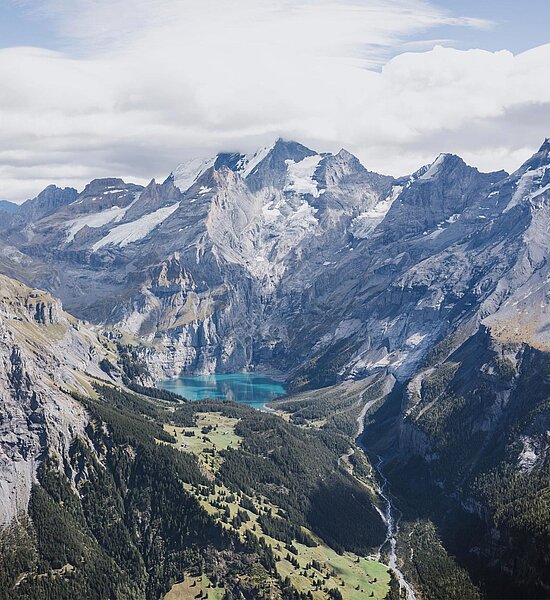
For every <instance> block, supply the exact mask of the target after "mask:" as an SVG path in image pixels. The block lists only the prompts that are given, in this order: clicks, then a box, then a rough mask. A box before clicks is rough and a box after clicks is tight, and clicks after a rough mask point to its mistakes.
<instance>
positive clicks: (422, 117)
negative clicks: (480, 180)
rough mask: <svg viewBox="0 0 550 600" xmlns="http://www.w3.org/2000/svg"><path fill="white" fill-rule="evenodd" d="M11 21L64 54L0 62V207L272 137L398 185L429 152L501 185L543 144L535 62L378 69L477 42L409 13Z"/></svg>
mask: <svg viewBox="0 0 550 600" xmlns="http://www.w3.org/2000/svg"><path fill="white" fill-rule="evenodd" d="M19 2H21V0H19ZM26 4H27V6H28V8H29V10H35V11H42V12H44V11H47V14H48V15H49V16H50V17H53V18H55V20H56V23H57V26H58V28H59V31H60V35H61V36H64V39H65V40H66V44H67V49H66V51H65V52H63V53H60V52H51V51H48V50H43V49H37V48H11V49H5V50H1V51H0V81H2V86H1V87H0V148H1V150H0V197H7V198H11V199H16V200H19V199H23V198H25V197H27V196H31V195H34V194H36V193H37V192H38V191H39V190H40V188H41V187H43V186H44V184H47V183H50V182H57V183H59V184H64V185H74V186H76V187H81V186H82V185H83V184H84V183H85V182H86V181H88V180H89V179H92V178H94V177H100V176H122V177H125V178H127V179H130V180H134V181H136V180H137V181H144V180H145V179H147V178H149V177H152V176H157V177H162V176H164V175H166V174H167V172H169V171H170V170H171V168H172V167H173V166H175V164H177V163H178V162H180V161H181V160H182V159H184V158H188V157H190V156H193V155H201V156H202V155H204V154H205V153H206V154H208V153H209V152H216V151H218V150H235V149H243V150H251V149H252V148H255V147H257V146H259V145H262V144H263V143H265V142H267V141H271V139H272V138H274V137H276V136H278V135H283V136H285V137H292V138H296V139H298V140H300V141H304V142H305V143H309V144H310V145H312V146H313V147H315V148H316V149H319V150H325V149H328V150H331V149H338V148H339V147H340V146H341V145H344V146H346V147H347V148H348V149H350V150H351V151H354V152H356V153H357V154H358V155H359V156H360V158H361V159H362V160H363V162H364V163H365V164H366V166H368V167H369V168H373V169H377V170H379V171H383V172H389V173H394V174H403V173H405V172H408V171H411V170H413V169H416V168H417V167H418V166H419V165H420V164H422V163H424V162H427V161H429V160H431V159H432V158H433V156H434V155H435V154H437V153H438V152H440V151H453V152H459V153H461V154H462V155H464V156H465V158H467V159H468V160H469V161H470V162H471V163H473V164H478V165H479V166H481V167H484V168H500V167H507V168H511V167H513V166H515V165H517V163H518V162H520V161H521V160H522V159H523V158H524V156H525V155H527V154H528V153H529V152H530V151H531V150H532V149H533V148H534V146H536V145H537V143H538V142H539V141H540V139H542V138H543V137H544V135H545V134H547V132H545V131H543V130H542V128H543V127H544V121H543V120H542V119H541V120H540V122H536V121H534V119H533V115H534V114H535V113H536V114H539V115H540V114H543V115H547V113H550V90H549V89H548V85H547V81H548V75H549V67H548V65H550V46H543V47H540V48H538V49H535V50H532V51H530V52H526V53H524V54H522V55H519V56H515V57H514V56H513V55H511V54H510V53H508V52H498V53H492V52H483V51H469V52H460V51H456V50H452V49H449V48H441V47H436V48H435V49H433V50H430V51H427V52H420V53H407V54H401V55H398V56H396V57H394V58H391V59H390V60H389V61H387V57H389V56H391V55H393V54H395V53H396V51H398V50H399V49H403V48H406V47H407V44H409V43H410V42H411V40H412V38H414V37H415V36H416V37H418V36H421V35H422V34H423V33H424V32H428V31H429V30H430V29H431V28H434V27H437V26H440V25H456V26H468V27H485V26H488V25H489V24H487V23H484V22H480V21H474V20H470V19H467V18H460V19H458V18H453V17H450V16H449V15H447V14H446V13H444V12H442V11H441V10H440V9H437V8H435V7H434V6H433V5H431V4H429V3H427V2H424V1H421V0H369V1H367V0H364V1H359V0H357V1H354V0H315V2H313V1H307V0H278V1H276V0H232V1H229V0H216V1H214V0H147V1H146V0H133V1H131V0H110V1H107V0H96V1H95V2H93V3H91V2H89V1H85V0H70V1H69V0H49V1H47V2H45V1H44V0H41V1H40V2H38V0H27V3H26ZM383 63H385V65H384V67H383V68H382V69H381V70H380V69H379V68H378V67H379V66H380V65H381V64H383ZM541 111H542V113H541ZM546 122H548V121H547V120H546ZM539 128H540V131H539ZM481 132H482V134H481Z"/></svg>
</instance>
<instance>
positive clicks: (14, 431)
mask: <svg viewBox="0 0 550 600" xmlns="http://www.w3.org/2000/svg"><path fill="white" fill-rule="evenodd" d="M107 354H108V352H107V351H106V350H105V348H104V347H103V346H102V345H101V344H100V343H99V341H98V336H97V334H96V333H95V332H93V331H92V330H91V329H89V328H88V327H87V326H85V325H84V324H81V323H79V322H77V321H76V320H75V319H73V318H72V317H69V316H68V315H66V314H65V313H64V312H63V310H62V308H61V304H60V303H59V301H57V300H55V299H53V298H52V297H51V296H50V295H49V294H47V293H46V292H42V291H38V290H31V289H30V288H27V287H26V286H24V285H22V284H20V283H19V282H17V281H14V280H12V279H9V278H7V277H4V276H0V382H1V385H0V499H1V502H0V527H1V526H3V525H5V524H7V523H9V522H10V521H11V520H12V519H13V518H14V517H16V516H17V515H18V514H19V513H20V512H25V511H26V509H27V505H28V501H29V495H30V490H31V486H32V484H33V482H34V481H35V476H36V469H37V467H38V465H39V463H40V462H41V460H43V458H44V457H45V455H46V453H47V452H49V453H51V454H53V455H54V456H55V455H57V456H58V457H62V456H67V455H68V451H69V446H70V444H71V442H72V440H73V439H74V438H75V436H77V435H82V434H83V432H84V427H85V426H86V423H87V421H88V419H87V416H86V414H85V412H84V410H83V409H82V407H81V406H80V405H79V404H78V403H77V402H76V401H75V400H73V398H72V397H71V396H70V395H69V394H68V393H67V391H66V390H68V389H73V390H76V391H80V392H81V393H84V392H85V391H86V387H85V381H86V376H85V373H92V374H95V375H96V376H101V377H103V378H105V377H106V374H105V373H104V372H102V371H101V370H100V369H99V366H98V363H99V361H100V360H101V358H102V357H105V356H106V355H107ZM111 358H112V357H111Z"/></svg>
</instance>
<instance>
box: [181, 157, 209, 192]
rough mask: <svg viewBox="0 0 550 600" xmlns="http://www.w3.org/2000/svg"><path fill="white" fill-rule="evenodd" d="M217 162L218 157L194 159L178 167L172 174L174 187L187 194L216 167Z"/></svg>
mask: <svg viewBox="0 0 550 600" xmlns="http://www.w3.org/2000/svg"><path fill="white" fill-rule="evenodd" d="M215 162H216V157H214V158H212V157H210V158H193V159H191V160H188V161H186V162H184V163H182V164H180V165H178V166H177V167H176V168H175V169H174V171H173V172H172V177H173V178H174V185H175V186H176V187H177V188H178V189H179V190H180V191H181V192H186V191H187V190H188V189H189V188H190V187H191V186H192V185H193V184H194V183H195V181H196V180H197V179H198V178H199V177H200V176H201V175H202V174H203V173H204V172H205V171H207V170H208V169H209V168H210V167H212V166H214V163H215Z"/></svg>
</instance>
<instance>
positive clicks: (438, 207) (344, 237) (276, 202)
mask: <svg viewBox="0 0 550 600" xmlns="http://www.w3.org/2000/svg"><path fill="white" fill-rule="evenodd" d="M548 150H549V144H548V142H545V144H544V145H543V146H542V148H541V149H540V151H539V152H538V153H537V154H536V155H535V156H534V157H533V158H532V159H530V160H529V161H528V162H527V163H525V165H523V166H522V167H521V168H520V169H519V170H518V171H517V172H516V173H514V174H512V175H510V176H508V175H507V174H506V173H505V172H497V173H480V172H479V171H477V169H474V168H472V167H469V166H468V165H466V164H465V163H464V162H463V161H462V160H461V159H460V158H459V157H456V156H452V155H441V156H439V157H438V158H437V160H436V161H435V162H434V163H433V164H432V165H429V166H427V167H425V168H423V169H421V170H419V171H418V172H417V173H415V174H414V175H412V176H410V177H406V178H402V179H400V180H394V179H393V178H391V177H385V176H382V175H378V174H376V173H372V172H370V171H368V170H367V169H365V168H364V167H363V166H362V165H361V164H360V162H359V161H358V160H357V158H355V157H354V156H353V155H351V154H350V153H349V152H346V151H345V150H342V151H340V152H339V153H337V154H336V155H330V154H317V153H315V152H314V151H312V150H310V149H308V148H306V147H304V146H302V145H300V144H298V143H296V142H285V141H283V140H278V141H277V142H276V143H275V144H274V145H273V146H272V147H269V148H265V149H262V150H259V151H258V152H256V153H253V154H252V155H243V154H238V153H235V154H221V155H218V156H217V157H214V158H211V159H200V160H197V161H189V162H188V163H185V164H184V165H181V166H180V167H178V168H177V169H176V170H175V171H174V173H173V174H172V175H171V176H170V177H168V178H167V179H166V181H165V182H164V183H163V184H157V183H156V182H154V181H153V182H151V183H150V184H149V186H147V187H146V188H145V189H143V188H141V187H140V186H133V185H132V184H125V183H123V182H121V181H120V180H98V181H95V182H92V183H91V184H90V185H89V186H87V188H86V190H85V191H84V192H83V193H82V194H80V196H79V197H78V199H77V200H76V201H74V202H72V203H71V204H69V205H68V206H65V207H62V208H61V209H59V210H58V211H56V212H54V213H53V214H51V215H49V216H48V217H45V218H43V219H39V220H37V221H34V222H33V223H32V225H31V227H30V228H28V227H27V229H26V231H25V237H24V238H22V236H21V233H19V232H15V233H14V234H12V237H11V238H10V243H11V244H12V246H16V247H17V250H18V251H19V252H21V253H22V256H24V257H26V258H25V260H30V261H32V262H33V264H36V265H43V266H44V268H47V270H48V272H49V276H48V280H49V283H48V288H49V289H50V290H51V291H52V292H53V293H54V294H57V295H58V296H60V297H61V298H62V299H63V301H64V303H65V305H66V306H67V307H68V309H69V310H70V311H72V312H74V313H75V314H76V315H77V316H79V317H82V318H87V319H89V320H92V321H94V322H97V323H101V324H103V325H105V326H109V327H114V328H118V329H126V330H129V331H130V332H132V333H133V334H135V335H137V336H138V337H142V338H143V339H146V340H147V341H148V342H149V349H148V350H147V359H148V361H149V363H150V365H151V368H152V369H153V371H154V372H155V373H156V374H157V375H158V376H159V377H160V376H162V374H170V375H174V374H178V373H180V372H182V371H188V372H211V371H215V370H221V371H228V370H234V369H242V368H248V369H254V368H267V369H272V370H273V369H278V370H281V371H283V372H284V373H287V374H289V375H290V376H291V377H292V376H293V374H295V375H296V376H297V375H298V374H299V378H300V381H302V382H306V384H309V385H315V384H316V383H315V382H317V384H318V383H319V381H318V380H317V379H316V377H317V376H316V374H315V372H316V370H319V368H320V367H319V365H320V364H323V365H325V366H324V367H323V370H324V373H325V374H324V375H323V383H329V382H333V381H334V380H337V379H339V378H345V377H350V376H351V377H361V376H364V375H368V374H369V373H372V372H374V371H376V370H380V369H386V370H390V371H391V372H393V373H395V375H396V376H397V377H399V378H406V377H408V376H409V375H410V374H412V373H413V372H414V370H415V368H416V366H417V365H418V364H420V362H421V361H422V360H423V357H424V356H425V354H426V352H427V350H428V349H429V348H430V347H431V346H432V345H433V344H434V343H435V342H436V341H437V340H439V339H441V338H442V337H444V336H446V335H447V334H448V333H449V332H452V331H454V330H456V329H457V328H462V329H463V330H467V331H470V332H472V333H473V332H474V331H475V330H476V328H477V327H478V325H479V323H480V322H481V321H482V320H483V319H489V318H490V319H500V318H501V317H502V320H504V321H506V320H509V318H510V316H509V314H512V313H513V312H514V309H513V308H509V307H511V306H516V305H515V304H514V302H516V299H515V297H514V295H515V294H518V293H519V292H518V289H519V288H522V289H524V290H525V293H526V292H527V291H530V290H531V288H532V287H533V286H536V285H538V287H537V290H538V291H535V290H534V288H533V295H532V298H537V302H538V304H537V306H538V307H540V303H541V302H542V298H543V296H544V294H545V285H544V282H543V280H542V279H540V277H541V273H542V272H545V269H546V267H545V264H546V262H545V261H546V257H547V256H548V248H547V244H546V236H545V235H544V228H545V226H546V225H545V224H546V223H547V221H548V215H547V196H548V190H546V187H547V185H548V182H547V179H548V177H549V175H548V172H549V171H548V169H547V165H548V163H549V161H548ZM12 268H15V267H13V265H12ZM24 271H25V277H26V280H27V281H36V280H37V279H38V276H37V274H36V272H37V271H38V269H29V268H28V267H27V268H26V269H25V270H24ZM29 271H30V272H29ZM10 272H12V273H13V271H10ZM537 274H538V275H537ZM536 277H539V280H537V279H536ZM537 281H539V283H540V285H539V284H537ZM524 286H527V288H524ZM522 293H523V292H522ZM525 293H523V295H524V296H525ZM528 297H531V296H528ZM527 302H528V304H529V303H531V301H530V300H529V301H527ZM531 304H532V303H531ZM507 307H508V308H509V310H510V311H511V313H507V312H506V311H507V310H508V308H507ZM542 313H544V311H542ZM539 314H541V310H540V308H537V315H539ZM537 318H539V317H538V316H537ZM545 318H546V317H544V314H543V316H541V317H540V326H541V327H543V326H544V323H545V322H546V321H545ZM539 329H540V327H539ZM541 332H542V329H541ZM540 336H542V337H541V339H543V338H544V335H543V333H540ZM307 382H309V383H307Z"/></svg>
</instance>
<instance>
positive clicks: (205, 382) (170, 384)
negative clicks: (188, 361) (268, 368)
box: [159, 373, 286, 408]
mask: <svg viewBox="0 0 550 600" xmlns="http://www.w3.org/2000/svg"><path fill="white" fill-rule="evenodd" d="M159 386H160V387H161V388H164V389H165V390H169V391H171V392H175V393H176V394H180V395H181V396H184V397H185V398H187V399H188V400H202V399H204V398H217V399H221V400H233V401H234V402H242V403H243V404H248V405H249V406H253V407H254V408H262V407H263V405H264V404H265V403H266V402H269V401H270V400H274V399H275V398H279V397H280V396H284V395H285V394H286V390H285V387H284V385H283V384H282V383H280V382H278V381H274V380H273V379H269V378H268V377H262V376H261V375H253V374H251V373H230V374H225V375H220V374H216V375H192V376H183V377H178V378H177V379H167V380H165V381H161V382H160V383H159Z"/></svg>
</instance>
